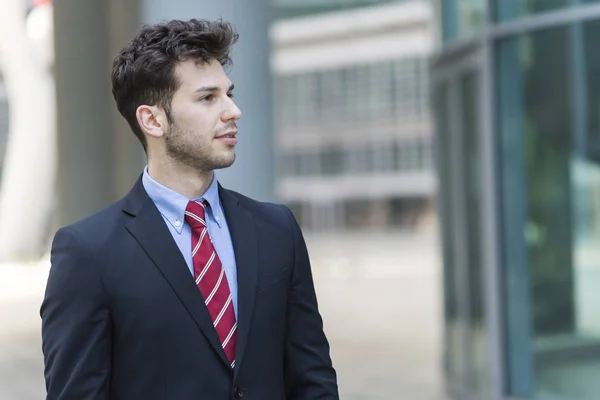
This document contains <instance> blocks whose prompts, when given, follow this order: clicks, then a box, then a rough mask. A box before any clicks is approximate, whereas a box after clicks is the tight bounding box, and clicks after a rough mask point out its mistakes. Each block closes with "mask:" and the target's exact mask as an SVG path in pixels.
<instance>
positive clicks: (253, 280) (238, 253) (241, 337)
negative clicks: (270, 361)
mask: <svg viewBox="0 0 600 400" xmlns="http://www.w3.org/2000/svg"><path fill="white" fill-rule="evenodd" d="M219 195H220V198H221V203H222V205H223V211H224V212H225V218H226V219H227V225H228V227H229V233H230V235H231V241H232V242H233V249H234V253H235V263H236V266H237V281H238V282H237V283H238V320H237V323H238V335H237V345H236V352H235V364H236V368H235V372H236V373H237V371H239V367H240V366H241V363H242V360H243V357H244V350H245V349H246V346H247V344H248V332H249V331H250V325H251V322H252V314H253V312H254V302H255V299H256V284H257V279H258V242H257V239H256V226H255V225H256V223H255V221H254V218H253V217H252V214H250V212H249V211H247V210H246V209H244V208H243V207H241V206H240V204H239V201H238V199H237V197H235V196H234V195H233V194H232V193H231V192H229V191H227V190H225V189H223V188H222V187H221V186H219Z"/></svg>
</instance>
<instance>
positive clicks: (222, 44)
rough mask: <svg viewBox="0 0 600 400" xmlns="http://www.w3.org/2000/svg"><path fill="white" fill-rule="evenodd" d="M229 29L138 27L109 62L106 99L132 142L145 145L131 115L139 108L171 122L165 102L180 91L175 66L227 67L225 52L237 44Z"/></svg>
mask: <svg viewBox="0 0 600 400" xmlns="http://www.w3.org/2000/svg"><path fill="white" fill-rule="evenodd" d="M237 39H238V34H237V32H236V31H235V29H234V28H233V26H232V25H231V24H229V23H227V22H223V21H207V20H197V19H191V20H189V21H181V20H172V21H167V22H162V23H159V24H155V25H145V26H143V27H142V28H141V29H140V30H139V31H138V32H137V33H136V34H135V35H134V36H133V37H132V38H131V40H130V41H129V43H128V44H127V45H126V46H125V47H124V48H123V49H122V50H121V51H120V52H119V54H117V56H116V57H115V58H114V60H113V68H112V76H111V78H112V93H113V96H114V97H115V101H116V102H117V108H118V110H119V112H120V113H121V115H123V117H124V118H125V119H126V120H127V122H128V123H129V126H130V127H131V129H132V130H133V133H135V135H136V136H137V137H138V139H139V140H140V142H142V146H144V150H146V147H147V143H146V138H145V137H144V133H143V132H142V130H141V128H140V126H139V125H138V122H137V119H136V115H135V114H136V110H137V108H138V107H139V106H140V105H142V104H147V105H156V106H159V107H161V108H162V109H163V110H164V111H165V113H166V114H167V118H168V119H169V122H171V120H172V118H171V100H172V98H173V94H174V93H175V92H176V91H177V89H178V88H179V86H180V84H181V83H180V82H178V80H177V78H176V76H175V67H176V66H177V64H178V63H180V62H184V61H188V60H196V61H198V62H203V63H208V62H210V61H211V60H217V61H218V62H219V63H220V64H221V65H223V66H226V65H229V64H231V58H230V57H229V52H230V48H231V46H232V45H233V44H234V43H235V42H236V41H237Z"/></svg>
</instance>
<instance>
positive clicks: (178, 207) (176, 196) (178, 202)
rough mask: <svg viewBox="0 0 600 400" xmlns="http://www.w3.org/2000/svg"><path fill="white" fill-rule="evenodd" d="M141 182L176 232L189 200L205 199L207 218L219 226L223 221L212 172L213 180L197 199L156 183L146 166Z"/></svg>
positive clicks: (180, 228)
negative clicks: (207, 205)
mask: <svg viewBox="0 0 600 400" xmlns="http://www.w3.org/2000/svg"><path fill="white" fill-rule="evenodd" d="M142 184H143V185H144V189H145V190H146V192H147V193H148V196H149V197H150V198H151V199H152V201H153V202H154V204H156V208H158V211H160V213H161V214H162V215H163V216H164V217H165V219H166V220H167V221H169V223H170V224H171V225H172V226H173V228H174V229H175V230H177V232H178V233H181V231H182V229H183V225H184V221H185V209H186V208H187V205H188V202H189V201H190V200H195V201H202V200H206V201H207V202H208V204H209V205H210V207H209V208H208V213H207V214H208V215H207V218H211V217H212V218H211V219H212V220H214V222H216V223H217V225H218V226H219V227H221V224H222V223H223V209H222V206H221V201H220V199H219V186H218V182H217V176H216V174H215V173H214V172H213V180H212V182H211V183H210V186H209V187H208V189H207V190H206V192H204V194H203V195H202V196H201V197H199V198H197V199H188V198H187V197H186V196H184V195H182V194H181V193H178V192H176V191H174V190H172V189H169V188H168V187H166V186H164V185H162V184H160V183H158V182H157V181H156V180H154V178H152V177H151V176H150V174H149V173H148V166H146V167H145V168H144V173H143V175H142Z"/></svg>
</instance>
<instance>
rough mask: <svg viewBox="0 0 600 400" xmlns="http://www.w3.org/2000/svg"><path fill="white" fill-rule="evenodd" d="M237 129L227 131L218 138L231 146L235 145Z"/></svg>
mask: <svg viewBox="0 0 600 400" xmlns="http://www.w3.org/2000/svg"><path fill="white" fill-rule="evenodd" d="M236 136H237V130H235V131H231V132H227V133H225V134H223V135H219V136H217V137H216V139H217V140H219V141H221V142H224V143H225V144H228V145H230V146H235V145H236V144H237V137H236Z"/></svg>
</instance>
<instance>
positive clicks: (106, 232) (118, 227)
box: [54, 200, 127, 248]
mask: <svg viewBox="0 0 600 400" xmlns="http://www.w3.org/2000/svg"><path fill="white" fill-rule="evenodd" d="M126 218H127V217H126V215H125V213H124V212H123V210H122V200H120V201H118V202H116V203H113V204H111V205H110V206H108V207H106V208H104V209H102V210H100V211H98V212H96V213H94V214H92V215H90V216H88V217H86V218H83V219H81V220H78V221H76V222H74V223H72V224H69V225H66V226H64V227H62V228H60V229H59V230H58V231H57V232H56V234H55V237H54V242H55V244H56V241H57V240H60V239H62V238H65V239H66V238H70V240H75V241H77V242H79V243H81V244H87V245H88V246H90V247H91V248H98V247H103V246H104V245H106V244H107V243H108V242H110V241H111V240H118V239H117V238H118V234H119V233H120V232H121V231H122V228H123V226H124V223H125V220H126Z"/></svg>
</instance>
